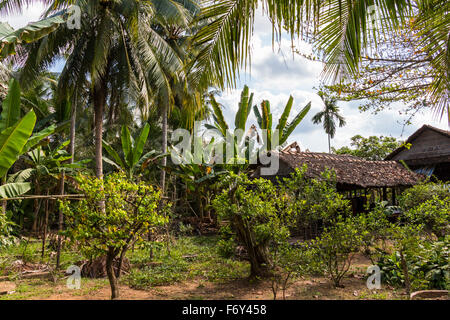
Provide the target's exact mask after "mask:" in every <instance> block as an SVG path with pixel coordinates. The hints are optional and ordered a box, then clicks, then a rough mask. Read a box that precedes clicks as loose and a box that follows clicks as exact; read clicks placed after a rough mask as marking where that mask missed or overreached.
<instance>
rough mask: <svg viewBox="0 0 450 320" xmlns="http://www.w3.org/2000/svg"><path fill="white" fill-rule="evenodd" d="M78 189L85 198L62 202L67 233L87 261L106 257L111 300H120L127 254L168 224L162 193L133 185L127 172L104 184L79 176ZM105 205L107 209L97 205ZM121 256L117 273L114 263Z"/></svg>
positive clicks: (114, 175) (151, 188) (149, 187)
mask: <svg viewBox="0 0 450 320" xmlns="http://www.w3.org/2000/svg"><path fill="white" fill-rule="evenodd" d="M77 181H78V183H79V186H78V187H79V189H80V191H81V192H83V193H84V194H85V196H86V198H85V199H83V200H81V201H79V203H76V204H73V205H71V204H70V203H69V202H67V201H63V202H61V203H60V205H61V210H62V211H63V213H64V214H65V216H66V217H67V225H68V230H67V234H68V235H69V236H70V237H71V238H72V239H73V240H76V241H77V242H78V243H79V245H80V249H81V251H82V252H83V254H84V255H85V256H87V257H88V258H94V257H98V256H106V273H107V275H108V280H109V283H110V285H111V299H116V298H118V297H119V287H118V284H117V276H119V275H120V269H121V265H122V261H123V258H124V256H125V253H126V251H127V250H128V249H129V248H130V246H131V245H132V244H134V243H136V242H138V241H142V240H143V236H144V235H145V234H147V233H148V232H150V231H151V230H152V228H154V227H155V226H158V225H162V224H164V223H165V220H166V219H165V218H164V217H163V216H162V215H161V214H159V213H158V211H157V208H158V203H159V202H160V200H161V192H160V191H159V190H156V189H155V188H153V187H152V186H149V185H147V184H145V183H143V182H141V183H133V182H131V181H130V180H128V179H127V178H126V176H125V174H124V173H115V174H112V175H110V176H108V177H107V178H106V179H105V180H104V181H103V180H101V179H97V178H93V177H87V176H82V175H80V176H78V178H77ZM100 202H104V206H102V207H100V206H99V205H98V204H99V203H100ZM117 257H119V262H118V268H117V273H115V272H114V269H113V263H114V260H115V259H116V258H117Z"/></svg>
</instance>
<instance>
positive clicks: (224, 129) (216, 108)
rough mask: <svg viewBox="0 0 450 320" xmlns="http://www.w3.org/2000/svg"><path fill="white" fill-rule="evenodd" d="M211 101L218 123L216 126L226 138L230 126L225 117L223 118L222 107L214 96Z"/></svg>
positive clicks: (211, 96)
mask: <svg viewBox="0 0 450 320" xmlns="http://www.w3.org/2000/svg"><path fill="white" fill-rule="evenodd" d="M210 101H211V106H212V108H213V111H214V120H215V121H216V126H217V128H218V129H219V131H220V132H221V133H222V135H223V136H224V137H225V136H226V135H227V130H228V125H227V122H226V121H225V117H224V116H223V113H222V109H221V108H220V105H219V104H218V103H217V101H216V99H215V98H214V96H213V95H212V94H211V95H210Z"/></svg>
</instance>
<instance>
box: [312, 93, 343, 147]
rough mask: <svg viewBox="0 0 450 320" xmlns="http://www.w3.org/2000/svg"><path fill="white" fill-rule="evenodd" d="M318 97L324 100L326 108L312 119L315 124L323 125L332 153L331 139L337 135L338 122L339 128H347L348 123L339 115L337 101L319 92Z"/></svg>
mask: <svg viewBox="0 0 450 320" xmlns="http://www.w3.org/2000/svg"><path fill="white" fill-rule="evenodd" d="M318 95H319V96H320V98H322V101H323V103H324V108H323V109H322V110H321V111H319V112H318V113H316V114H315V115H314V117H313V118H312V121H313V123H314V124H319V123H322V124H323V128H324V130H325V133H326V134H327V135H328V152H329V153H331V141H330V140H331V139H333V138H334V135H335V134H336V120H337V121H338V125H339V127H343V126H345V124H346V122H345V119H344V117H343V116H342V115H341V114H339V107H338V106H337V104H336V102H337V101H336V99H334V98H327V97H326V96H325V95H324V93H323V92H319V93H318Z"/></svg>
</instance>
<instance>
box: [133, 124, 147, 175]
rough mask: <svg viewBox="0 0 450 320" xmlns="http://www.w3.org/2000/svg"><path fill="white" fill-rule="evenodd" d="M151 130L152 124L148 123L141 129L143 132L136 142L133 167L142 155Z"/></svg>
mask: <svg viewBox="0 0 450 320" xmlns="http://www.w3.org/2000/svg"><path fill="white" fill-rule="evenodd" d="M149 132H150V125H149V124H148V123H146V124H145V126H144V128H143V129H142V131H141V134H140V135H139V138H138V139H137V140H136V143H135V145H134V149H133V162H132V165H131V167H133V166H134V165H135V164H136V163H137V162H138V161H139V158H140V157H141V155H142V152H143V151H144V146H145V142H147V138H148V133H149Z"/></svg>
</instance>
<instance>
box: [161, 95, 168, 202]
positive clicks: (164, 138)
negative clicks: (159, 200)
mask: <svg viewBox="0 0 450 320" xmlns="http://www.w3.org/2000/svg"><path fill="white" fill-rule="evenodd" d="M167 112H168V110H167V104H165V103H163V109H162V152H163V153H166V152H167ZM161 165H162V166H163V167H165V166H166V165H167V158H166V157H163V158H162V160H161ZM165 184H166V171H165V170H164V168H163V169H162V170H161V180H160V185H161V190H162V194H163V195H164V190H165Z"/></svg>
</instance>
